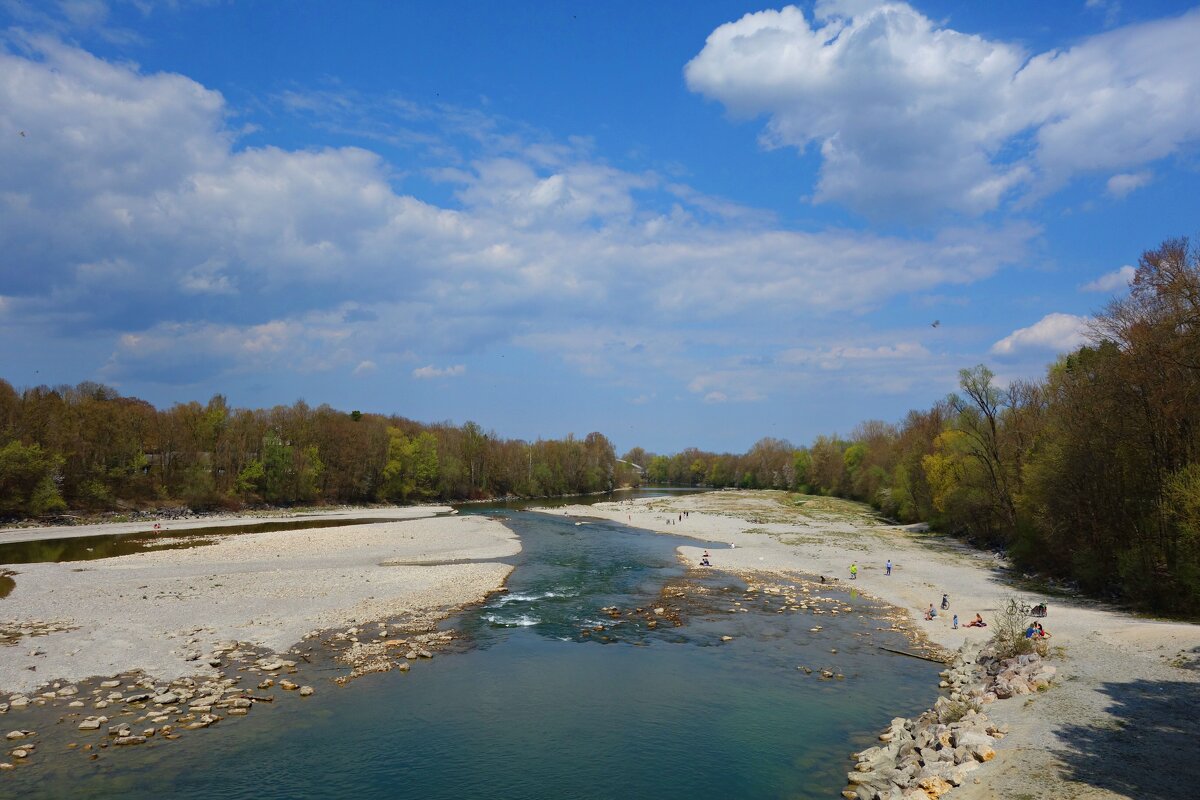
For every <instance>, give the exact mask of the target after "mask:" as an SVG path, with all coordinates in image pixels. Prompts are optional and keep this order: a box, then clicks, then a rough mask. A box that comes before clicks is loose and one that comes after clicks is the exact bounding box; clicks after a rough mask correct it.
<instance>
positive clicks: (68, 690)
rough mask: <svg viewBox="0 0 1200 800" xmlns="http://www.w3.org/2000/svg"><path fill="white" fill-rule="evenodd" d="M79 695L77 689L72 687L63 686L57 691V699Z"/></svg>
mask: <svg viewBox="0 0 1200 800" xmlns="http://www.w3.org/2000/svg"><path fill="white" fill-rule="evenodd" d="M77 694H79V689H78V688H76V687H74V686H64V687H63V688H61V689H59V690H58V696H59V697H74V696H75V695H77Z"/></svg>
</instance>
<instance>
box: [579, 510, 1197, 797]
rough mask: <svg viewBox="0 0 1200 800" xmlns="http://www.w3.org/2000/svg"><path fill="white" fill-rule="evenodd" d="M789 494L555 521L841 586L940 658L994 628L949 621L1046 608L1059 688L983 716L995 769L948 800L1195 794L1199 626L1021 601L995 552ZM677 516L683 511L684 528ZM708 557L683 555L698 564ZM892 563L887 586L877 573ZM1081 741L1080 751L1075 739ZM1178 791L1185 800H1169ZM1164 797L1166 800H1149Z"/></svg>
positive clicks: (1073, 603) (1084, 605)
mask: <svg viewBox="0 0 1200 800" xmlns="http://www.w3.org/2000/svg"><path fill="white" fill-rule="evenodd" d="M785 498H786V496H785V495H784V493H782V492H709V493H703V494H685V495H679V496H674V497H670V498H652V499H638V500H633V501H622V502H618V503H603V504H599V505H595V506H575V507H571V508H568V509H558V510H557V511H558V513H568V514H571V515H577V516H582V517H586V516H597V517H604V518H607V519H612V520H617V521H619V522H628V523H630V524H633V525H636V526H638V527H644V528H650V529H652V530H658V531H662V532H664V533H672V534H676V535H681V536H690V537H695V538H697V539H701V540H703V541H705V542H708V543H710V546H709V547H708V552H709V554H710V560H711V562H712V564H713V566H714V567H715V568H718V569H729V570H734V571H754V570H762V571H768V572H783V573H788V572H799V573H806V574H810V575H814V574H815V575H826V576H830V577H833V578H836V579H837V580H838V582H839V583H840V584H841V585H842V586H843V587H844V588H847V589H850V588H853V589H857V590H858V591H861V592H864V593H867V594H869V595H872V596H875V597H878V598H880V599H882V600H884V601H885V602H888V603H890V604H892V605H895V606H898V607H900V608H904V609H907V610H908V611H909V613H910V615H911V617H912V627H913V628H914V629H917V630H919V631H920V632H922V633H923V634H924V635H925V636H927V637H928V638H929V639H930V640H932V641H934V642H936V643H938V644H940V645H942V646H944V647H947V648H957V647H958V646H959V645H960V644H962V642H963V641H964V640H966V639H975V640H979V641H984V640H986V639H987V638H988V637H989V636H990V634H991V632H992V629H991V628H982V629H981V628H964V627H960V628H959V629H958V630H953V629H952V627H951V620H952V615H953V614H954V613H957V614H958V615H959V622H960V624H961V623H965V622H966V621H967V620H969V619H971V618H972V617H974V615H975V614H976V612H978V613H980V614H982V615H983V618H984V619H985V620H991V619H992V618H993V615H994V614H995V612H996V611H997V609H998V608H1000V606H1001V604H1002V602H1003V600H1004V599H1006V598H1007V597H1010V596H1015V597H1017V598H1019V599H1021V600H1024V601H1026V602H1029V603H1031V604H1032V603H1035V602H1038V601H1041V600H1048V603H1049V609H1050V613H1049V616H1047V618H1046V619H1045V620H1043V624H1044V625H1045V627H1046V630H1047V631H1048V632H1049V633H1051V635H1052V638H1051V640H1050V644H1051V646H1052V656H1051V657H1052V662H1051V663H1053V664H1054V665H1055V666H1057V667H1058V669H1059V677H1060V680H1059V681H1058V682H1057V683H1056V684H1055V685H1054V686H1053V687H1052V688H1051V690H1050V691H1048V692H1046V693H1045V694H1040V695H1037V696H1034V697H1031V698H1016V699H1012V700H1006V701H1000V702H998V703H994V704H992V705H991V706H989V707H988V709H987V713H988V714H989V715H990V716H992V717H993V718H995V719H997V720H998V721H1000V722H1005V723H1008V724H1009V725H1010V726H1011V728H1012V733H1011V734H1010V735H1009V736H1008V737H1007V738H1005V739H1004V740H1003V742H1002V743H1001V747H1000V748H999V749H998V750H997V757H996V760H995V761H992V762H990V763H988V764H985V765H984V766H983V768H981V769H980V770H979V771H978V772H977V773H976V775H978V776H979V783H978V784H974V783H973V784H969V785H967V786H964V787H961V788H959V789H956V790H955V791H954V793H953V794H952V795H951V796H952V797H954V798H962V800H1001V799H1002V798H1003V799H1007V798H1016V797H1020V798H1026V800H1074V799H1075V798H1080V799H1083V798H1086V800H1108V798H1117V797H1132V796H1171V797H1182V796H1192V794H1193V793H1194V792H1195V790H1196V786H1198V785H1200V759H1195V758H1190V759H1189V758H1179V757H1178V756H1182V753H1180V752H1179V748H1181V747H1182V748H1184V749H1190V750H1191V752H1192V753H1196V752H1197V750H1196V740H1195V738H1194V736H1193V735H1192V734H1190V733H1186V732H1187V731H1188V730H1193V729H1194V724H1195V723H1194V720H1195V719H1196V717H1197V715H1200V669H1197V666H1198V665H1200V626H1197V625H1193V624H1189V623H1182V622H1166V621H1161V620H1154V619H1146V618H1141V617H1137V616H1135V615H1132V614H1128V613H1124V612H1120V611H1115V610H1112V609H1108V608H1104V607H1102V606H1101V605H1099V604H1096V603H1091V602H1087V601H1085V600H1066V601H1064V600H1057V599H1054V598H1044V597H1042V596H1040V595H1036V594H1032V593H1029V592H1023V591H1019V590H1016V589H1014V588H1013V587H1012V586H1011V585H1009V584H1008V583H1007V581H1008V576H1007V575H1006V574H1005V573H1003V572H1001V571H1000V569H999V568H1000V567H1002V566H1003V564H1002V562H1000V561H999V560H997V559H996V558H995V557H994V556H992V555H991V554H988V553H981V552H979V551H977V550H974V549H971V548H968V547H965V546H963V545H960V544H958V543H957V542H955V541H954V540H952V539H948V538H946V537H942V536H938V535H932V534H926V533H921V532H920V531H918V530H914V529H909V528H901V527H894V526H887V525H881V524H879V523H878V522H877V521H875V520H873V519H872V518H871V515H870V514H869V513H865V512H857V513H853V512H852V509H853V506H851V505H850V504H844V503H840V501H835V500H825V499H822V500H819V501H816V502H815V503H812V504H811V507H816V508H817V509H818V510H812V511H809V510H808V508H806V509H804V510H800V509H796V508H795V507H789V506H787V505H786V504H785V503H781V502H780V501H781V500H783V499H785ZM839 507H840V509H841V510H840V511H839V510H838V508H839ZM683 511H688V512H689V514H688V516H686V517H685V518H683V519H682V520H680V519H679V514H680V513H681V512H683ZM914 527H916V526H914ZM731 545H733V547H731ZM704 550H705V548H704V547H703V546H697V547H681V548H679V552H680V554H681V556H682V557H683V558H685V559H686V560H687V561H689V562H690V563H692V564H696V565H698V564H699V561H700V556H701V554H702V553H703V552H704ZM889 558H890V559H891V560H892V562H893V570H892V574H891V575H890V576H888V575H885V574H884V573H885V569H884V565H885V563H886V561H887V560H888V559H889ZM852 562H856V563H857V564H858V569H859V572H858V579H857V580H855V581H850V580H849V568H850V564H851V563H852ZM943 592H945V593H947V594H948V595H949V597H950V610H949V611H941V610H940V609H939V611H938V614H939V616H938V617H937V618H936V619H934V620H932V621H928V622H927V621H925V620H924V618H923V613H922V612H923V611H924V610H925V609H927V608H929V604H930V603H934V604H938V603H939V601H940V599H941V596H942V593H943ZM1059 647H1061V648H1062V649H1061V650H1057V656H1056V655H1055V651H1056V648H1059ZM1163 692H1166V693H1169V694H1168V696H1169V697H1170V701H1169V702H1164V703H1162V704H1161V707H1159V710H1158V711H1156V712H1154V713H1155V714H1157V716H1154V715H1153V714H1151V712H1150V711H1148V710H1145V709H1147V708H1155V707H1156V706H1155V705H1154V702H1153V700H1151V701H1149V702H1146V701H1137V700H1135V699H1130V698H1138V697H1144V696H1149V697H1150V698H1153V697H1155V695H1156V693H1163ZM1117 698H1125V699H1121V700H1118V699H1117ZM1081 735H1082V736H1083V737H1084V738H1085V739H1086V740H1087V744H1086V745H1084V744H1083V743H1081V741H1079V739H1080V737H1081ZM1081 749H1087V750H1088V751H1089V752H1081ZM1101 751H1102V752H1101ZM1181 770H1182V772H1181ZM1185 773H1186V774H1185ZM1167 776H1170V777H1167ZM1181 781H1182V782H1181ZM1121 787H1125V788H1121ZM1171 787H1174V788H1173V789H1172V788H1171ZM1181 787H1182V792H1183V793H1182V794H1178V793H1174V790H1178V789H1180V788H1181ZM1160 790H1161V791H1163V792H1167V794H1156V793H1155V792H1156V791H1160ZM1123 792H1128V793H1123Z"/></svg>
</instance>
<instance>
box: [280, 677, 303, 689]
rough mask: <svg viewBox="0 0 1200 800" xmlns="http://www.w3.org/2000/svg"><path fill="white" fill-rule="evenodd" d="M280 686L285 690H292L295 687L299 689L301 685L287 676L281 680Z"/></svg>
mask: <svg viewBox="0 0 1200 800" xmlns="http://www.w3.org/2000/svg"><path fill="white" fill-rule="evenodd" d="M279 688H280V689H283V690H284V691H285V692H290V691H292V690H293V689H299V688H300V686H299V685H298V684H295V683H292V682H291V681H289V680H288V679H287V678H284V679H283V680H281V681H280V682H279Z"/></svg>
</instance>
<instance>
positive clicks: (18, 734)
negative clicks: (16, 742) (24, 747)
mask: <svg viewBox="0 0 1200 800" xmlns="http://www.w3.org/2000/svg"><path fill="white" fill-rule="evenodd" d="M32 735H33V731H9V732H8V735H7V736H5V737H4V738H6V739H24V738H25V737H26V736H32Z"/></svg>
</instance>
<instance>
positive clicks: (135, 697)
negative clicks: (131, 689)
mask: <svg viewBox="0 0 1200 800" xmlns="http://www.w3.org/2000/svg"><path fill="white" fill-rule="evenodd" d="M150 697H151V694H150V693H149V692H137V693H136V694H131V695H129V697H126V698H125V702H126V703H144V702H146V701H147V700H149V699H150ZM113 699H116V698H113Z"/></svg>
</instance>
